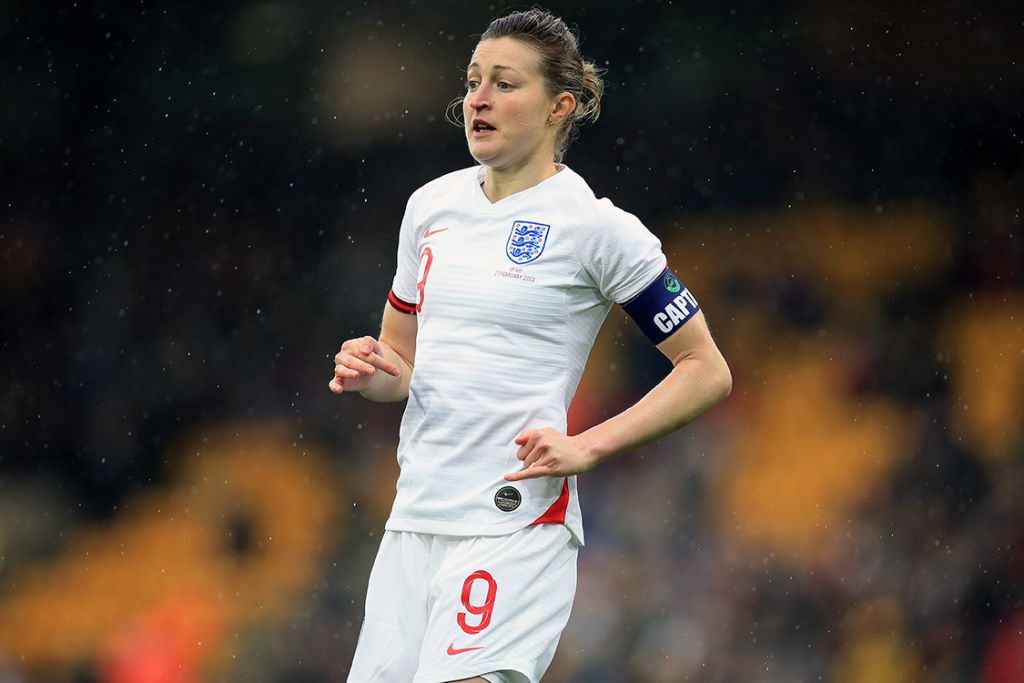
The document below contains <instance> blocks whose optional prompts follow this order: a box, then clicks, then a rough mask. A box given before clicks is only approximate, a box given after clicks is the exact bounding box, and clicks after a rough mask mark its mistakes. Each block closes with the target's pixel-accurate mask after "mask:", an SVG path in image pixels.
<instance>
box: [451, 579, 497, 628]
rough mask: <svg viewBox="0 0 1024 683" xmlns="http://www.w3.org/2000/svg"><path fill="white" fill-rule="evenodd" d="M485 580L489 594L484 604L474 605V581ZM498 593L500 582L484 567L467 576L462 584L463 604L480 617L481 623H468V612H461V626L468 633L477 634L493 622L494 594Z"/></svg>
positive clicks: (470, 612) (467, 610)
mask: <svg viewBox="0 0 1024 683" xmlns="http://www.w3.org/2000/svg"><path fill="white" fill-rule="evenodd" d="M475 581H483V582H484V583H486V584H487V595H486V596H485V597H484V602H483V604H482V605H474V604H473V603H472V602H470V596H471V594H472V591H473V582H475ZM497 594H498V583H497V582H496V581H495V580H494V577H493V576H491V575H490V574H489V573H487V572H485V571H484V570H483V569H481V570H479V571H475V572H473V573H472V574H470V575H469V576H467V577H466V580H465V582H464V583H463V584H462V606H463V607H465V608H466V612H468V613H469V614H473V615H476V616H478V617H480V623H478V624H477V625H476V626H470V625H469V624H468V623H466V616H467V615H466V612H459V615H458V617H459V619H458V620H459V628H461V629H462V630H463V631H465V632H466V633H468V634H469V635H475V634H477V633H480V631H483V630H484V629H485V628H487V627H488V626H489V625H490V623H491V614H492V613H493V612H494V596H496V595H497Z"/></svg>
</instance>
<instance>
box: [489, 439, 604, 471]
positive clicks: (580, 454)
mask: <svg viewBox="0 0 1024 683" xmlns="http://www.w3.org/2000/svg"><path fill="white" fill-rule="evenodd" d="M515 442H516V443H517V444H519V451H518V452H516V457H517V458H519V459H520V460H522V461H523V469H521V470H519V471H518V472H512V473H510V474H506V475H505V479H506V480H507V481H520V480H521V479H533V478H535V477H568V476H570V475H573V474H580V473H581V472H586V471H588V470H590V469H593V467H594V466H595V465H596V464H597V461H596V459H595V458H594V457H593V456H591V454H590V450H589V449H588V448H586V447H585V446H584V445H583V441H582V440H581V439H580V437H579V436H566V435H565V434H562V433H561V432H560V431H558V430H557V429H553V428H551V427H545V428H543V429H527V430H526V431H524V432H523V433H522V434H520V435H519V436H517V437H516V440H515Z"/></svg>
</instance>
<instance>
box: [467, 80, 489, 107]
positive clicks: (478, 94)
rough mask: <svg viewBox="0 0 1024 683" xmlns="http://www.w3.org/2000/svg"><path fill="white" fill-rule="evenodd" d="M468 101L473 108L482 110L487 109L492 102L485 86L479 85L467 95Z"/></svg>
mask: <svg viewBox="0 0 1024 683" xmlns="http://www.w3.org/2000/svg"><path fill="white" fill-rule="evenodd" d="M466 103H467V104H468V105H469V106H470V107H472V108H473V109H476V110H480V109H486V108H487V107H489V106H490V104H491V99H490V96H489V95H488V93H487V90H486V88H485V86H482V85H481V86H479V87H478V88H477V89H476V90H474V91H473V92H471V93H469V95H468V96H467V97H466Z"/></svg>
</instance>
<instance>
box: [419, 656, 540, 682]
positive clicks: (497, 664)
mask: <svg viewBox="0 0 1024 683" xmlns="http://www.w3.org/2000/svg"><path fill="white" fill-rule="evenodd" d="M532 668H533V667H528V666H527V665H526V663H525V662H521V661H519V662H515V661H510V660H507V659H496V660H492V661H487V662H482V663H479V664H476V663H474V664H473V666H460V667H452V668H445V669H443V670H442V669H433V670H430V671H422V672H421V671H418V672H416V676H415V677H413V679H412V683H444V682H445V681H451V680H459V679H463V678H474V677H477V676H483V675H484V674H489V673H493V672H495V671H515V672H516V673H517V674H520V675H522V676H524V677H526V679H527V680H529V681H530V683H538V681H539V680H540V679H537V678H534V677H533V676H531V675H530V674H528V673H527V671H529V670H531V669H532ZM453 676H454V677H455V678H453Z"/></svg>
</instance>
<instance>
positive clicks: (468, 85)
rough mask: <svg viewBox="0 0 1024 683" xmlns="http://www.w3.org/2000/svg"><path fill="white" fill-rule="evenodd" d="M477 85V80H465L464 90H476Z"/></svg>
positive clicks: (478, 83)
mask: <svg viewBox="0 0 1024 683" xmlns="http://www.w3.org/2000/svg"><path fill="white" fill-rule="evenodd" d="M479 85H480V82H479V81H471V80H466V90H476V89H477V87H478V86H479Z"/></svg>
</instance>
